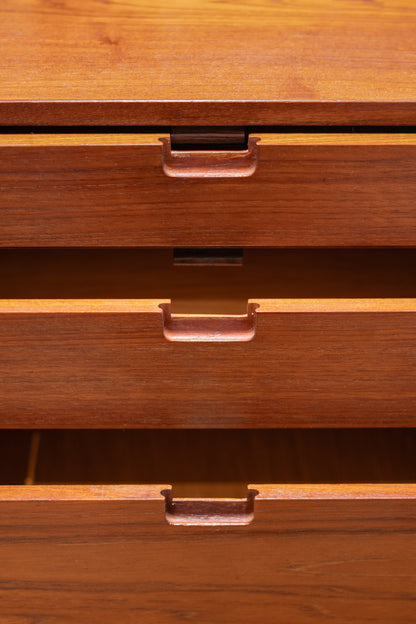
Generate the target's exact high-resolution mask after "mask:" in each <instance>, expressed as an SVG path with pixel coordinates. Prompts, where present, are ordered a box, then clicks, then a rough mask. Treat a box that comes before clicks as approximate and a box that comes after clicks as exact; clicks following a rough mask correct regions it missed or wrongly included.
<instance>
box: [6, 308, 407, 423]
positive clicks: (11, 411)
mask: <svg viewBox="0 0 416 624" xmlns="http://www.w3.org/2000/svg"><path fill="white" fill-rule="evenodd" d="M160 303H161V302H160V301H155V300H153V301H152V300H150V301H149V300H146V301H140V300H128V301H120V300H115V301H110V300H105V301H100V300H95V301H94V300H92V301H86V300H82V301H71V300H62V301H48V300H43V301H41V300H38V301H36V300H35V301H32V300H20V301H18V300H11V301H9V302H7V301H3V302H2V306H1V310H0V316H1V323H0V347H1V358H0V362H1V364H0V376H1V383H2V394H1V403H0V410H1V411H0V424H1V426H3V427H68V428H70V427H81V428H83V427H87V428H88V427H98V428H99V427H127V426H129V427H149V428H152V427H196V428H200V427H253V428H256V427H279V426H292V427H297V426H317V427H325V426H347V427H352V426H370V427H372V426H414V425H415V413H416V332H415V329H416V313H415V299H369V300H344V299H336V300H313V299H312V300H307V299H306V300H288V301H286V302H285V301H284V300H264V301H262V300H258V301H257V302H253V303H256V304H258V305H259V307H258V308H257V310H256V311H255V312H254V314H255V319H254V323H255V325H254V337H251V338H252V339H250V340H249V341H248V342H247V341H246V340H247V337H246V335H245V333H243V336H242V337H240V336H239V333H240V332H241V320H242V318H244V317H240V316H232V315H231V316H228V317H227V316H217V317H216V316H211V317H210V316H208V317H206V316H200V315H177V316H176V322H177V325H176V326H175V327H176V328H174V332H177V334H178V336H177V340H179V341H180V342H177V341H175V339H174V338H173V341H172V336H168V338H170V340H167V339H166V337H164V336H163V316H162V311H161V309H160V307H159V306H160ZM168 303H169V302H165V305H166V304H168ZM165 322H166V321H165ZM189 324H191V329H192V332H191V336H190V337H189ZM198 334H199V335H198ZM230 335H231V336H232V338H230ZM230 340H231V341H230Z"/></svg>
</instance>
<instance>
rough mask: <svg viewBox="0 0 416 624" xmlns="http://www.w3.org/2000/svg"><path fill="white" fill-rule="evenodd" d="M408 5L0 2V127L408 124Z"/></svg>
mask: <svg viewBox="0 0 416 624" xmlns="http://www.w3.org/2000/svg"><path fill="white" fill-rule="evenodd" d="M415 32H416V5H415V3H414V2H411V1H409V0H407V1H406V0H384V1H383V2H376V1H370V2H369V1H365V0H363V1H357V0H338V1H337V2H332V1H331V0H291V1H290V2H279V1H276V0H248V1H246V2H241V3H238V4H236V3H235V2H233V1H230V0H228V1H227V0H225V1H222V2H216V1H215V0H198V1H194V0H176V1H175V2H167V1H166V0H153V1H152V2H147V1H144V0H131V1H130V2H125V1H123V0H113V1H112V2H102V1H99V0H91V1H88V2H85V1H84V0H67V1H65V2H48V1H47V0H3V1H2V3H1V7H0V42H1V59H2V63H1V69H0V102H1V103H0V124H3V125H13V124H29V125H30V124H32V125H35V124H40V125H45V124H55V125H77V124H95V125H108V124H110V125H113V124H133V125H170V124H176V125H184V124H185V125H224V124H225V125H241V124H242V125H250V124H251V125H253V124H254V125H259V124H260V125H261V124H266V125H267V124H309V123H313V124H327V123H332V124H334V123H335V124H340V123H341V124H343V123H354V124H368V123H370V124H371V123H373V124H385V125H386V124H387V125H389V124H392V123H393V124H407V125H409V124H415V123H416V82H415V80H414V76H415V75H416V38H415Z"/></svg>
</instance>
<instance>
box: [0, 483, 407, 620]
mask: <svg viewBox="0 0 416 624" xmlns="http://www.w3.org/2000/svg"><path fill="white" fill-rule="evenodd" d="M161 487H163V486H159V487H156V486H155V487H153V488H144V487H138V486H136V487H131V486H127V487H126V486H124V487H123V486H112V487H110V486H106V487H104V486H98V487H91V486H90V487H80V486H78V487H76V486H75V487H62V486H61V487H45V486H43V487H39V486H33V487H27V488H24V487H14V488H2V489H1V490H0V498H1V502H0V511H1V513H0V531H1V540H0V556H1V559H2V561H3V562H4V564H3V565H2V566H1V567H0V581H1V582H0V599H1V615H2V622H4V623H5V624H12V623H13V624H14V623H15V622H19V624H32V622H33V621H34V620H35V619H46V620H47V619H48V618H49V619H51V618H52V619H56V620H57V621H59V622H60V623H62V624H70V623H72V622H74V621H76V622H79V624H95V623H97V624H98V623H99V624H118V623H119V622H120V620H122V621H123V622H126V623H127V624H133V623H136V622H137V621H140V622H143V623H144V624H156V622H164V623H166V624H179V623H180V622H183V621H184V620H185V621H186V620H190V621H195V622H212V623H216V622H218V623H220V622H221V623H223V622H227V623H230V624H234V623H235V624H240V623H241V622H242V621H244V622H246V623H247V624H258V622H259V621H261V622H264V623H265V624H275V622H276V614H279V617H280V619H281V620H282V621H284V622H285V623H287V624H315V623H316V624H322V622H328V623H330V622H334V621H336V622H337V623H339V624H350V623H351V622H352V621H354V622H357V623H358V624H368V623H370V622H371V623H374V624H376V623H377V624H390V623H391V622H392V621H394V622H395V624H408V622H410V621H412V619H413V617H414V609H415V607H414V587H415V582H416V567H415V544H414V531H415V528H416V526H415V512H416V500H415V496H416V492H415V486H401V485H395V486H394V485H393V486H383V485H380V486H377V487H374V486H371V485H370V486H366V485H361V486H353V487H351V486H348V485H341V486H332V487H326V486H324V485H323V486H316V487H312V486H308V485H307V484H305V485H304V486H302V487H296V486H290V485H289V486H285V487H284V488H282V487H280V488H279V487H276V486H256V487H258V489H259V490H260V494H259V496H258V497H257V498H258V500H257V501H255V503H254V520H253V521H252V523H251V524H249V525H248V526H234V527H227V526H222V527H209V526H200V527H198V526H197V527H186V526H169V525H168V524H167V523H166V522H165V519H164V502H163V499H162V497H161V496H160V494H159V491H160V488H161ZM340 498H341V500H337V499H340ZM279 499H280V500H279Z"/></svg>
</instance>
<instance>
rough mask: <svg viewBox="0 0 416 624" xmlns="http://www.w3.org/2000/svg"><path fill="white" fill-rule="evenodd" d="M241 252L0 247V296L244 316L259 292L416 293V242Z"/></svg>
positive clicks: (263, 295) (286, 295)
mask: <svg viewBox="0 0 416 624" xmlns="http://www.w3.org/2000/svg"><path fill="white" fill-rule="evenodd" d="M243 253H244V261H243V262H242V250H241V249H239V248H226V249H224V248H208V249H207V248H197V249H195V248H185V249H183V248H175V249H173V248H170V249H156V250H146V249H131V250H129V249H108V250H94V249H72V250H69V249H49V250H46V249H37V250H34V249H19V250H18V249H2V250H0V299H19V300H20V299H22V300H23V299H25V300H26V299H34V300H43V299H65V300H69V299H130V298H131V299H156V300H157V299H160V300H161V301H164V300H166V299H171V301H172V313H173V314H204V313H205V314H231V315H233V314H242V315H244V314H246V313H247V301H248V300H249V299H251V300H253V299H254V300H255V299H256V298H259V299H291V298H295V299H301V298H305V299H310V298H313V299H318V298H356V299H360V298H364V299H365V298H413V297H416V281H415V279H414V276H415V274H416V249H358V250H357V249H346V250H337V249H318V250H317V249H244V252H243ZM222 261H223V263H224V264H223V265H222V266H219V265H220V264H221V263H222ZM187 262H189V263H188V264H187Z"/></svg>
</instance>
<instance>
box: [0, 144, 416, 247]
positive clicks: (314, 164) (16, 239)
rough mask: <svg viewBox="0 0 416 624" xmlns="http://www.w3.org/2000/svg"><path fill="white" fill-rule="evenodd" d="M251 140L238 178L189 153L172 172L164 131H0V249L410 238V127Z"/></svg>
mask: <svg viewBox="0 0 416 624" xmlns="http://www.w3.org/2000/svg"><path fill="white" fill-rule="evenodd" d="M256 136H257V138H258V141H257V152H256V157H255V162H256V165H255V167H254V166H252V164H250V163H252V162H254V161H252V160H250V159H251V156H250V158H249V160H248V161H247V162H248V163H249V165H250V166H249V168H248V169H247V167H246V165H241V166H242V167H243V171H244V172H245V173H247V171H250V172H251V175H249V176H248V177H239V175H240V173H241V166H240V165H238V167H237V166H235V167H236V168H235V169H232V167H234V164H233V162H240V160H239V159H240V156H239V154H242V155H243V156H242V157H241V158H242V159H243V162H245V160H244V159H245V158H246V156H247V154H248V155H249V152H244V151H243V152H239V151H236V152H235V154H234V155H233V156H232V158H231V160H230V154H231V152H223V154H225V158H226V163H225V165H224V163H223V162H222V160H221V159H222V158H223V156H221V154H222V153H221V152H218V153H217V156H218V154H219V158H220V160H219V161H218V162H217V160H215V159H216V158H217V157H216V156H215V154H216V152H212V154H213V155H214V156H215V158H214V156H212V154H211V152H210V151H208V152H195V151H190V152H176V155H178V158H179V160H180V161H181V162H182V161H183V162H184V163H185V164H184V165H181V166H180V167H179V169H177V168H176V167H177V165H175V167H174V168H173V169H174V171H176V173H177V172H178V171H179V170H180V175H181V176H183V175H185V176H186V175H187V174H186V172H187V171H188V172H189V171H190V173H189V177H188V178H186V177H185V178H183V177H179V178H178V177H170V176H168V175H165V173H164V171H163V151H162V150H163V148H162V143H161V141H160V139H161V138H165V140H167V138H166V135H159V134H150V135H148V134H144V133H142V134H138V135H135V134H134V133H131V134H130V133H127V134H125V135H115V136H112V135H111V134H110V135H109V134H103V135H92V136H88V134H87V135H85V134H79V135H43V134H39V135H27V136H26V135H25V136H22V135H2V136H0V181H1V188H2V192H1V196H0V246H2V247H10V246H11V247H25V246H30V247H45V246H46V247H62V246H67V247H68V246H69V247H82V246H86V247H102V246H107V247H111V246H113V247H114V246H125V247H135V246H141V247H151V246H177V247H186V246H188V247H189V246H191V247H212V246H222V247H224V246H225V247H232V246H237V247H246V248H247V247H256V246H274V247H285V246H317V247H320V246H332V247H345V246H358V247H359V246H409V247H410V246H415V244H416V216H415V211H414V210H413V206H414V204H415V202H416V134H413V133H409V134H394V133H393V134H380V135H378V134H369V135H360V134H350V135H339V134H334V135H332V134H328V135H316V134H312V135H308V134H299V135H296V134H295V135H294V134H261V133H260V134H258V135H256ZM174 153H175V152H172V154H174ZM210 154H211V156H210ZM244 155H246V156H244ZM195 158H196V159H197V160H196V161H195ZM212 158H214V160H212ZM207 163H208V164H207ZM218 163H219V164H218ZM183 167H184V168H183ZM201 167H202V168H201ZM224 167H225V169H224ZM229 167H231V169H230V168H229ZM230 171H231V173H232V175H234V174H236V175H237V177H204V176H207V175H208V176H211V175H214V176H217V175H220V176H221V175H225V176H228V175H230ZM207 172H208V173H207ZM221 172H222V173H221ZM233 172H234V173H233ZM239 172H240V173H239ZM195 174H196V175H197V176H201V177H195Z"/></svg>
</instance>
